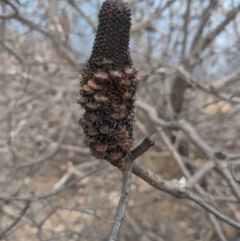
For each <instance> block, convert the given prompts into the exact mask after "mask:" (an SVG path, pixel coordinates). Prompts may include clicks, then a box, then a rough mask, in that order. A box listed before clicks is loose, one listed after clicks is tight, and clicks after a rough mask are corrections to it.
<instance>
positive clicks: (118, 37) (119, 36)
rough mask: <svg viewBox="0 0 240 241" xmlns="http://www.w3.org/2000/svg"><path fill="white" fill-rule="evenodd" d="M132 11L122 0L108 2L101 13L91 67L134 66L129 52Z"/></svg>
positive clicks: (109, 0) (108, 0) (90, 60)
mask: <svg viewBox="0 0 240 241" xmlns="http://www.w3.org/2000/svg"><path fill="white" fill-rule="evenodd" d="M130 28H131V10H130V8H129V6H128V4H127V3H124V1H122V0H106V1H105V2H103V4H102V7H101V10H100V13H99V25H98V29H97V34H96V37H95V40H94V45H93V50H92V54H91V57H90V59H89V61H88V64H89V65H90V67H96V66H98V65H101V64H102V65H108V64H112V65H113V66H114V67H126V66H132V60H131V56H130V51H129V40H130Z"/></svg>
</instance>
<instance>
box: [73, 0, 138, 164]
mask: <svg viewBox="0 0 240 241" xmlns="http://www.w3.org/2000/svg"><path fill="white" fill-rule="evenodd" d="M130 27H131V11H130V9H129V6H128V5H127V4H126V3H124V1H122V0H106V1H105V2H104V3H103V4H102V7H101V10H100V13H99V25H98V29H97V34H96V37H95V40H94V45H93V50H92V53H91V56H90V58H89V59H88V61H87V62H86V64H85V66H84V68H83V69H82V71H81V75H80V76H81V77H80V78H81V82H80V97H79V98H78V101H77V102H78V103H79V104H80V105H81V106H82V107H83V108H84V109H85V113H84V115H83V117H82V118H81V119H80V120H79V123H80V125H81V126H82V128H83V130H84V133H85V135H86V137H85V139H84V143H85V144H86V145H87V146H88V147H89V148H90V150H91V154H92V155H93V156H94V157H96V158H99V159H106V160H107V161H109V162H110V163H112V164H113V165H115V166H118V164H119V162H120V161H121V160H124V159H125V158H126V157H127V156H129V155H130V150H131V148H132V147H133V140H134V139H133V126H134V108H135V106H134V102H135V100H136V96H135V93H136V90H137V87H138V85H139V81H140V79H139V77H138V76H137V70H136V69H135V68H134V67H133V63H132V59H131V56H130V51H129V39H130Z"/></svg>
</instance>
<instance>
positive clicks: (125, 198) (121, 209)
mask: <svg viewBox="0 0 240 241" xmlns="http://www.w3.org/2000/svg"><path fill="white" fill-rule="evenodd" d="M122 174H123V188H122V194H121V198H120V200H119V204H118V209H117V214H116V217H115V220H114V224H113V227H112V230H111V233H110V236H109V238H108V241H116V240H117V238H118V236H119V232H120V228H121V226H122V222H123V218H124V215H125V212H126V210H127V207H128V202H129V198H130V193H131V183H132V170H131V169H129V170H126V171H123V172H122Z"/></svg>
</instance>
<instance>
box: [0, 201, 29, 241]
mask: <svg viewBox="0 0 240 241" xmlns="http://www.w3.org/2000/svg"><path fill="white" fill-rule="evenodd" d="M30 203H31V201H30V200H28V201H27V202H26V205H25V207H24V208H23V209H22V211H21V213H20V215H19V216H18V217H17V218H16V219H15V220H14V221H13V223H12V224H10V225H9V226H8V227H7V228H6V229H5V230H4V231H3V232H2V233H0V240H1V239H2V238H3V237H4V235H5V234H6V233H8V232H9V231H10V230H11V229H12V228H14V227H15V226H16V225H17V224H18V223H19V221H20V220H21V219H22V217H23V216H24V215H25V213H26V212H27V210H28V208H29V207H30Z"/></svg>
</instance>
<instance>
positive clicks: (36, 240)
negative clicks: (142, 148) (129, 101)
mask: <svg viewBox="0 0 240 241" xmlns="http://www.w3.org/2000/svg"><path fill="white" fill-rule="evenodd" d="M101 3H102V1H97V0H94V1H87V0H86V1H85V0H81V1H80V0H75V1H74V0H66V1H65V0H60V1H56V0H49V1H44V0H38V1H37V0H36V1H34V0H32V1H24V0H19V1H16V0H15V1H14V0H3V1H1V2H0V4H1V6H0V9H1V11H0V240H6V241H13V240H17V241H40V240H41V241H48V240H49V241H50V240H58V241H61V240H62V241H66V240H68V241H73V240H81V241H84V240H86V241H94V240H96V241H97V240H98V241H99V240H107V237H108V235H109V231H110V229H111V226H112V222H113V220H114V216H115V213H116V209H117V206H118V201H119V197H120V195H121V187H122V176H121V172H120V171H119V170H118V169H117V168H115V167H112V166H111V165H110V164H109V163H107V162H105V161H99V160H96V159H94V158H92V157H91V156H90V154H89V150H88V148H86V147H85V146H84V144H83V139H84V136H83V132H82V129H81V128H80V127H79V125H78V120H79V118H80V117H81V115H82V113H83V110H82V109H81V108H80V107H79V105H77V104H76V99H77V97H78V90H79V87H78V86H79V78H78V75H79V70H80V68H81V66H82V64H83V63H84V61H86V59H87V58H88V56H89V54H90V51H91V46H92V42H93V36H94V33H95V31H96V26H97V12H98V10H99V7H100V5H101ZM129 4H130V5H131V8H132V12H133V26H132V39H131V52H132V57H133V60H134V63H135V66H136V67H137V68H138V69H139V73H140V76H141V78H142V84H141V86H140V88H139V91H138V103H137V106H138V107H137V109H136V124H135V146H137V145H138V144H140V143H141V142H142V140H143V139H144V138H146V137H151V136H152V135H153V134H154V133H158V135H157V136H156V135H154V138H155V139H156V140H155V145H154V147H152V148H150V149H149V150H148V151H147V152H145V153H144V154H142V155H141V156H140V157H139V158H138V159H137V160H136V163H141V164H142V165H143V166H144V167H145V168H147V169H149V170H151V171H153V172H154V173H155V174H156V175H157V176H158V178H160V179H161V180H172V179H178V180H179V179H180V178H181V177H183V176H185V177H186V178H187V183H188V185H189V189H188V191H189V193H190V194H192V193H194V194H195V195H196V196H197V197H199V198H201V200H204V201H205V203H208V204H210V205H211V206H212V207H215V208H216V209H217V212H218V213H220V214H221V213H222V214H224V215H225V216H227V217H228V218H229V219H230V220H233V221H234V222H236V223H238V224H239V222H240V206H239V204H240V184H239V182H238V179H239V178H240V168H238V165H239V166H240V139H239V135H240V125H239V123H240V85H239V83H240V81H239V79H240V68H239V66H240V55H239V52H240V25H239V22H240V14H239V12H240V2H239V1H238V0H236V1H233V0H227V1H223V0H222V1H221V0H219V1H218V0H204V1H197V0H176V1H160V0H159V1H151V0H146V1H136V0H129ZM182 120H184V122H183V121H182ZM196 138H197V139H196ZM198 175H200V176H198ZM199 177H200V178H199ZM143 179H144V178H143ZM149 183H150V184H151V182H150V181H149ZM149 183H147V182H146V181H144V180H142V179H141V178H139V177H137V176H135V175H133V181H132V193H131V197H130V202H129V207H128V211H127V214H126V216H125V219H124V222H123V226H122V229H121V233H120V237H119V240H120V241H130V240H131V241H133V240H134V241H135V240H140V241H157V240H160V241H161V240H164V241H180V240H186V241H196V240H199V241H200V240H202V241H217V240H220V241H226V240H231V241H233V240H234V241H237V240H239V238H240V233H239V230H238V229H237V228H236V227H235V228H234V227H233V226H231V225H229V224H227V223H226V222H224V221H223V220H221V219H219V217H218V218H217V217H216V216H214V215H212V214H210V213H209V212H208V211H206V209H204V208H202V207H200V205H199V203H197V201H196V200H194V198H193V199H192V198H191V195H190V194H189V193H187V194H186V196H184V195H183V196H181V195H180V196H178V195H174V194H175V193H174V192H172V195H169V194H167V193H166V191H168V190H163V191H159V190H156V189H154V188H153V187H152V186H151V185H149ZM164 191H165V192H164ZM176 196H177V197H180V198H176ZM190 199H191V200H190ZM237 238H238V239H237Z"/></svg>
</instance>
